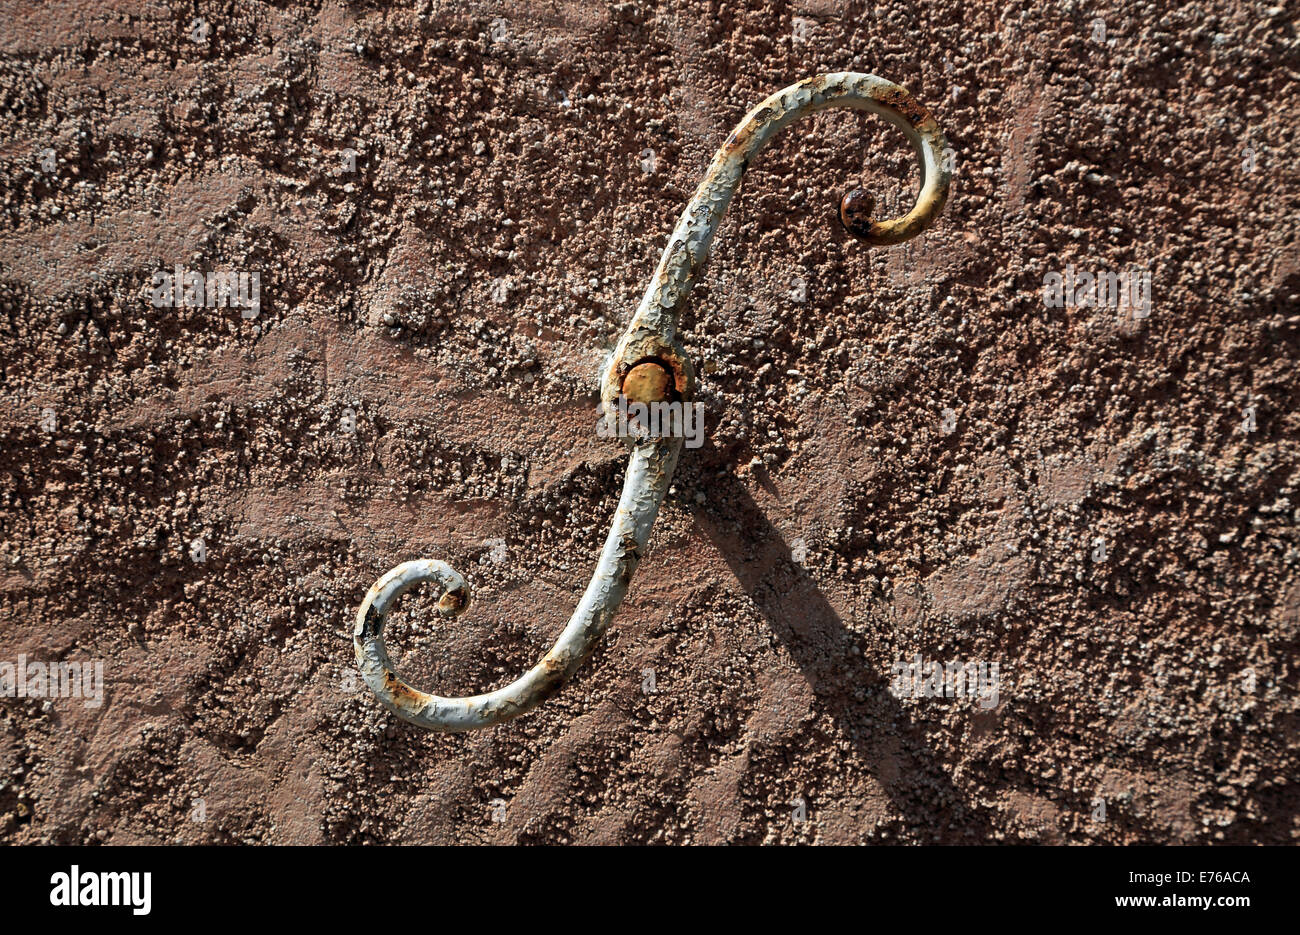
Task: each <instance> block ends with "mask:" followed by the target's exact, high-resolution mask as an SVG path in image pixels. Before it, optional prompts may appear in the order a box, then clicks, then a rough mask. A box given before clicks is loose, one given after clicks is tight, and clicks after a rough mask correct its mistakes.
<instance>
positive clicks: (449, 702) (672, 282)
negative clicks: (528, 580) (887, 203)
mask: <svg viewBox="0 0 1300 935" xmlns="http://www.w3.org/2000/svg"><path fill="white" fill-rule="evenodd" d="M827 107H852V108H854V109H856V110H868V111H871V112H872V113H876V114H879V115H880V116H882V117H884V118H885V119H886V120H888V121H890V122H891V123H893V124H895V125H897V126H898V127H899V128H900V129H901V130H902V131H903V133H905V134H906V135H907V138H908V139H909V140H910V141H911V143H912V146H913V148H914V149H915V150H916V157H917V161H918V162H919V164H920V168H921V191H920V194H919V195H918V196H917V199H916V204H915V205H914V206H913V208H912V210H911V211H909V212H908V213H907V214H906V215H904V216H903V217H900V218H895V219H893V220H888V221H881V222H876V221H873V220H872V219H871V218H870V217H869V213H870V211H871V208H872V201H871V199H870V197H869V196H867V195H866V193H865V192H862V191H861V190H855V191H853V192H850V193H849V194H848V195H846V196H845V197H844V199H843V201H841V203H840V220H841V222H842V223H843V224H844V226H845V227H846V228H847V229H848V230H849V231H850V232H851V233H852V234H853V235H854V236H855V237H858V238H859V239H861V240H864V241H865V242H866V243H868V244H870V245H872V246H880V245H885V244H896V243H901V242H902V241H904V240H908V239H909V238H912V237H915V236H916V235H917V234H919V233H921V231H923V230H925V229H926V228H927V227H929V226H930V224H931V223H932V222H933V221H934V219H935V218H936V217H937V216H938V214H939V211H940V210H941V209H942V208H943V203H944V200H945V199H946V198H947V197H948V182H949V180H950V178H951V164H950V159H951V150H949V148H948V144H947V141H946V140H945V139H944V135H943V131H942V130H940V129H939V125H938V124H937V123H936V122H935V120H934V118H933V117H932V116H930V113H929V112H928V111H927V110H926V109H925V108H924V107H922V106H921V105H920V104H918V103H916V101H914V100H913V99H912V96H911V95H910V94H908V93H907V92H906V91H904V90H903V89H902V88H900V87H899V86H898V85H896V84H893V83H892V82H889V81H886V80H884V79H883V78H877V77H875V76H874V75H863V74H856V73H854V72H838V73H835V74H828V75H818V76H817V77H814V78H808V79H807V80H805V81H800V82H799V83H798V84H794V85H791V86H790V87H788V88H786V89H785V90H783V91H778V92H777V93H776V94H773V95H772V96H771V97H769V98H768V99H767V100H765V101H763V102H762V103H761V104H759V105H758V106H757V107H755V108H754V109H753V110H751V111H750V112H749V114H748V115H746V117H745V119H744V120H742V121H741V123H740V126H738V127H736V129H735V131H734V132H733V133H732V134H731V136H730V137H729V138H728V139H727V142H726V143H724V144H723V146H722V148H721V149H719V150H718V152H717V155H715V156H714V157H713V162H712V163H711V164H710V165H709V170H708V172H707V173H706V174H705V176H704V181H702V182H701V183H700V187H699V188H698V189H697V190H696V192H695V197H694V198H692V199H691V203H690V204H689V205H687V206H686V210H685V211H684V212H683V213H682V217H681V220H680V221H678V223H677V227H676V229H675V230H674V231H673V234H672V237H670V238H669V240H668V246H667V247H666V248H665V250H664V253H663V258H662V259H661V260H660V261H659V268H658V269H657V270H656V271H655V275H654V278H653V279H652V280H651V281H650V285H649V287H648V288H647V289H646V292H645V297H644V298H642V299H641V305H640V307H639V308H638V309H637V311H636V315H634V316H633V318H632V321H631V324H629V325H628V329H627V332H626V333H625V334H624V335H623V338H622V340H620V341H619V343H618V347H617V348H616V349H615V351H614V354H613V357H612V358H611V359H610V361H609V363H608V364H607V365H606V366H605V368H604V370H603V372H602V374H601V381H600V390H601V405H602V407H603V409H604V413H605V418H606V420H607V424H609V423H608V420H611V419H613V418H614V414H615V410H616V407H617V405H618V398H619V396H620V395H623V396H625V397H626V398H627V400H628V401H629V402H642V403H651V402H663V401H668V400H677V401H689V400H691V399H693V398H694V395H695V371H694V368H693V367H692V366H691V362H690V360H689V358H688V357H687V356H686V352H685V350H684V349H683V348H682V346H681V344H680V342H679V341H678V340H677V324H678V321H679V319H680V317H681V310H682V306H683V305H684V303H685V299H686V296H687V294H688V293H689V292H690V290H691V287H692V286H693V285H694V284H695V280H696V277H697V276H699V274H700V272H701V270H703V269H704V265H705V262H706V260H707V259H708V256H709V246H710V244H711V243H712V241H713V234H714V232H715V231H716V230H717V229H718V224H719V223H721V221H722V216H723V215H724V214H725V213H726V210H727V205H728V204H730V203H731V198H732V196H733V195H734V194H735V192H736V188H737V187H738V186H739V185H740V178H741V176H742V175H744V173H745V169H747V168H748V167H749V165H750V164H751V163H752V162H753V161H754V158H755V157H756V156H757V155H758V152H759V150H761V149H762V148H763V146H764V145H765V144H766V143H767V141H768V140H770V139H771V138H772V137H773V136H775V135H776V133H777V132H778V131H779V130H781V129H782V128H784V127H786V126H788V125H789V124H791V123H793V122H794V121H795V120H797V119H799V118H800V117H802V116H804V115H805V114H809V113H812V112H813V111H817V110H822V109H824V108H827ZM681 450H682V439H681V438H672V437H658V438H655V437H644V438H637V439H633V440H631V456H630V460H629V462H628V468H627V477H626V479H625V480H624V482H623V496H622V497H621V499H620V500H619V502H618V509H617V511H616V512H615V514H614V523H613V528H611V529H610V531H609V536H608V538H606V540H605V547H604V549H602V550H601V553H600V560H599V561H598V562H597V563H596V571H595V573H594V574H593V575H592V578H591V583H590V584H589V585H587V590H586V593H584V594H583V595H582V600H581V601H579V603H578V607H577V609H576V610H574V612H573V616H572V617H571V618H570V620H569V623H568V625H567V626H565V628H564V632H562V633H561V634H560V638H559V639H558V640H557V641H556V643H555V645H554V646H553V647H551V650H550V652H548V653H547V654H546V655H545V656H543V657H542V658H541V660H540V661H539V662H538V663H537V664H536V665H535V666H533V667H532V668H531V669H529V670H528V671H527V672H526V673H524V675H522V676H521V677H520V678H518V679H516V680H515V681H514V682H511V683H510V684H509V685H507V686H505V687H504V688H499V689H497V690H496V691H493V692H487V693H486V694H482V695H473V696H470V697H465V698H441V697H439V696H437V695H430V694H427V693H425V692H422V691H419V690H417V689H415V688H412V687H411V686H410V685H408V684H406V682H404V681H402V679H401V678H400V677H399V676H398V675H397V673H396V672H395V671H394V670H393V665H392V663H391V662H390V661H389V658H388V652H387V650H386V649H385V647H384V637H383V628H384V617H385V615H386V614H387V613H388V610H389V608H390V607H392V605H393V602H394V601H396V600H397V598H398V597H400V596H401V595H402V594H403V593H404V592H405V591H406V590H407V589H408V588H410V587H412V586H413V585H415V584H417V583H418V582H421V581H432V582H435V583H436V584H437V586H438V587H439V588H440V589H441V591H442V594H441V597H440V599H439V601H438V613H439V614H440V615H441V616H443V617H454V616H456V615H458V614H460V613H461V612H462V611H463V610H464V609H465V608H466V606H468V604H469V588H468V587H467V586H466V584H465V579H464V578H462V577H461V576H460V575H459V574H457V573H456V572H455V571H453V570H452V569H451V568H450V567H449V566H448V565H447V564H445V563H444V562H440V561H435V560H421V561H414V562H406V563H404V564H402V565H398V566H397V567H396V568H394V569H393V570H392V571H390V572H389V573H388V574H386V575H384V576H383V577H382V578H380V579H379V580H378V581H377V582H375V585H374V587H372V588H371V589H370V592H369V593H368V594H367V595H366V599H365V601H364V602H362V604H361V609H360V611H358V613H357V623H356V628H355V630H354V631H353V643H354V646H355V648H356V658H357V668H358V669H359V670H360V672H361V675H362V677H363V678H364V679H365V682H366V684H367V685H369V686H370V689H371V690H372V691H373V692H374V693H375V694H376V695H377V696H378V697H379V700H380V701H381V702H383V704H384V706H385V707H386V708H388V709H389V710H390V711H392V712H393V713H394V714H396V715H397V716H398V717H401V718H403V719H404V720H407V721H410V722H411V723H412V724H418V725H419V726H421V727H424V728H428V729H430V730H441V731H459V730H468V729H470V728H475V727H488V726H490V725H492V724H497V723H499V722H501V721H506V720H509V719H510V718H514V717H518V716H519V715H521V714H523V713H524V712H526V711H528V710H530V709H532V708H534V707H536V706H537V705H538V704H540V703H541V702H542V701H545V700H546V699H547V698H549V697H550V696H551V695H552V694H554V693H555V692H556V691H557V690H558V689H559V688H560V686H561V685H563V684H564V682H565V681H566V680H567V679H568V678H569V677H570V676H571V675H573V673H574V671H575V670H576V669H577V668H578V666H580V665H581V664H582V662H583V660H584V659H586V658H587V656H588V655H589V654H590V653H591V650H592V648H593V647H594V646H595V644H596V641H597V640H598V639H599V638H600V636H601V634H602V633H604V632H605V628H606V627H608V626H609V623H610V620H611V619H613V616H614V612H615V611H616V610H617V609H618V605H619V604H620V603H621V602H622V600H623V595H624V594H625V593H627V588H628V583H629V582H630V581H631V579H632V573H633V572H634V571H635V570H636V566H637V563H638V562H639V561H640V558H641V554H642V552H643V551H644V549H645V546H646V543H647V542H648V541H649V539H650V527H651V526H652V525H653V524H654V521H655V516H656V515H658V513H659V505H660V504H661V503H662V502H663V498H664V494H665V493H666V491H667V490H668V482H669V480H670V479H671V478H672V474H673V469H674V468H675V467H676V466H677V457H678V455H679V454H680V453H681Z"/></svg>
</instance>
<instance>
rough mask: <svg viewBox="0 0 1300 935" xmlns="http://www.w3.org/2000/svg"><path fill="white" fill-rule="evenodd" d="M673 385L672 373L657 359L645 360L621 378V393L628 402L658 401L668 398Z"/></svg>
mask: <svg viewBox="0 0 1300 935" xmlns="http://www.w3.org/2000/svg"><path fill="white" fill-rule="evenodd" d="M672 386H673V378H672V374H670V373H669V372H668V369H667V368H666V367H664V365H663V364H661V363H659V362H658V361H653V360H645V361H642V362H641V363H639V364H637V365H636V366H635V367H633V368H632V369H631V370H629V371H628V372H627V376H625V377H624V378H623V395H624V396H626V397H627V399H628V402H633V403H660V402H664V401H665V400H667V399H668V394H669V391H670V389H671V387H672Z"/></svg>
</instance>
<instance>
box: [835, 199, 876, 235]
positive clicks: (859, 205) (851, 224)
mask: <svg viewBox="0 0 1300 935" xmlns="http://www.w3.org/2000/svg"><path fill="white" fill-rule="evenodd" d="M875 207H876V199H874V198H872V197H871V194H870V193H869V192H867V191H866V190H865V189H861V188H855V189H853V191H851V192H849V193H848V194H847V195H845V196H844V197H843V198H842V199H841V200H840V223H841V224H843V225H844V227H845V228H846V229H847V230H848V232H849V233H850V234H853V235H854V236H855V237H865V236H867V235H868V234H870V233H871V228H872V225H873V224H874V221H872V219H871V212H872V211H873V210H874V209H875Z"/></svg>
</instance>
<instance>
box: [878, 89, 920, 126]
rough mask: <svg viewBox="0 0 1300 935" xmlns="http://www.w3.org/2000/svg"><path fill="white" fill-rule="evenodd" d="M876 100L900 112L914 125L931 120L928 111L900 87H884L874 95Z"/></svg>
mask: <svg viewBox="0 0 1300 935" xmlns="http://www.w3.org/2000/svg"><path fill="white" fill-rule="evenodd" d="M875 97H876V100H878V101H879V102H880V103H882V104H884V105H886V106H888V107H889V108H890V109H892V110H894V111H896V112H897V113H900V114H902V115H903V116H904V117H906V118H907V120H908V121H909V122H910V123H911V124H912V126H914V127H919V126H920V125H921V124H923V123H925V122H926V121H927V120H932V119H934V118H932V117H931V116H930V112H929V111H928V110H926V109H925V108H924V107H922V106H921V105H920V104H918V103H917V102H916V98H914V97H912V95H910V94H908V93H907V92H906V91H904V90H903V89H902V88H900V87H892V88H885V89H883V90H881V91H879V92H877V93H876V95H875Z"/></svg>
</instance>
